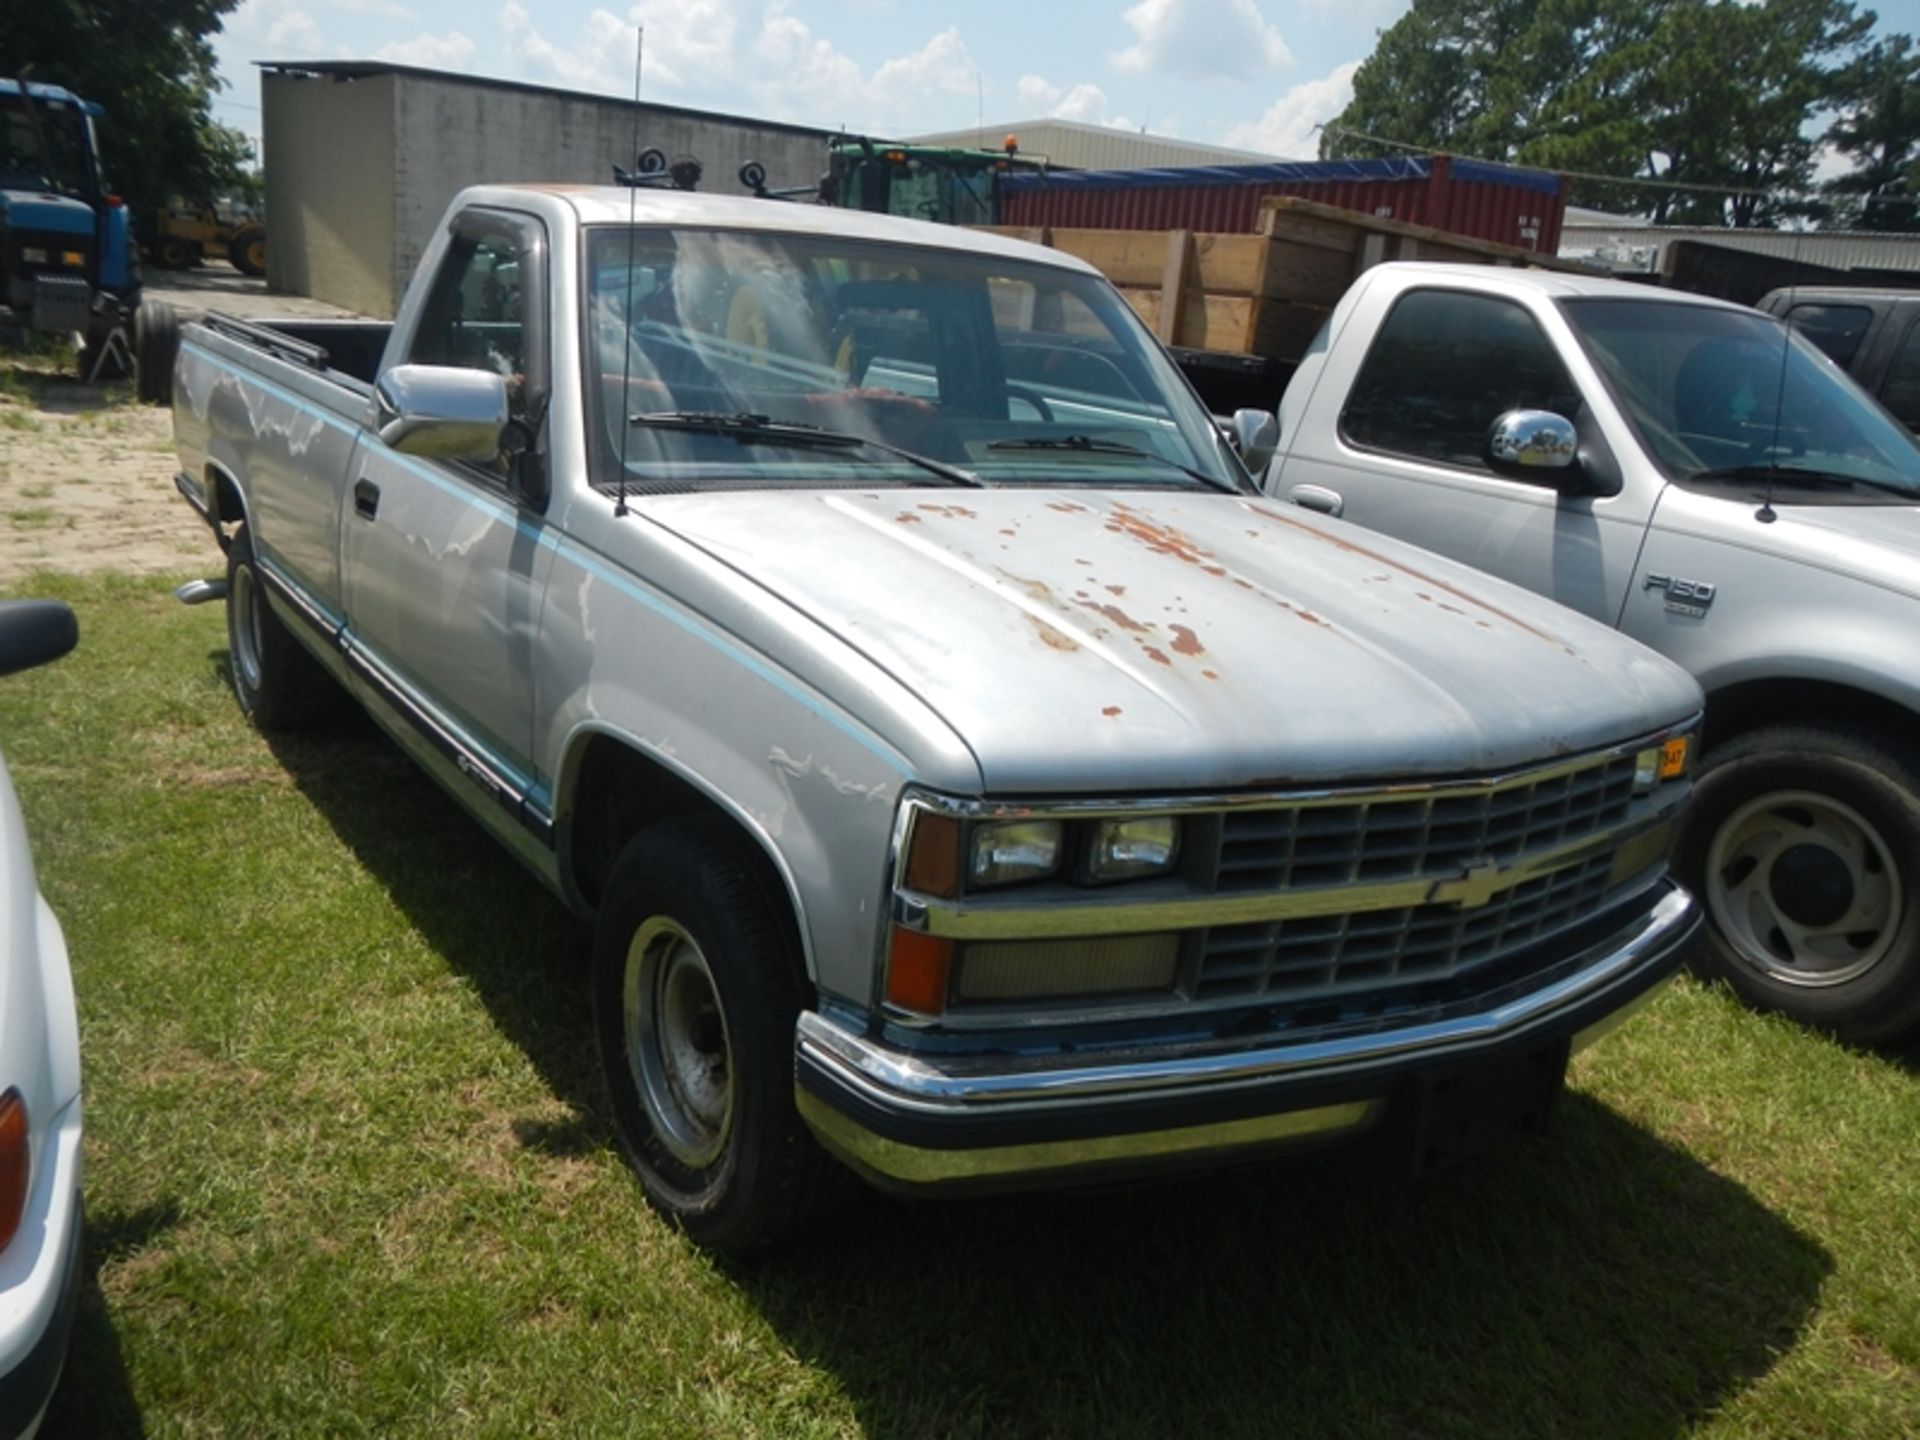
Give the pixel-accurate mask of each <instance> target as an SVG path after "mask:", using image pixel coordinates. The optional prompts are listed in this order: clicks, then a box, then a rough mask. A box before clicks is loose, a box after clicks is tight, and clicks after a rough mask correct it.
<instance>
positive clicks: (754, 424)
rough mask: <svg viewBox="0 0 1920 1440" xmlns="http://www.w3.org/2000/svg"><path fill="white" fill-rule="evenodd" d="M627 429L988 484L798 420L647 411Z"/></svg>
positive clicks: (945, 466)
mask: <svg viewBox="0 0 1920 1440" xmlns="http://www.w3.org/2000/svg"><path fill="white" fill-rule="evenodd" d="M627 423H628V424H629V425H644V426H646V427H647V428H648V429H651V430H687V431H691V432H693V433H694V434H698V435H720V436H724V437H726V438H727V439H730V440H738V441H739V442H740V443H741V444H743V445H787V446H791V447H792V448H794V449H798V450H804V449H808V448H812V449H816V450H860V449H869V450H884V451H885V452H886V453H887V454H889V455H898V456H899V457H900V458H901V459H902V460H905V461H907V462H908V463H909V464H912V465H918V466H919V467H920V468H921V469H922V470H925V471H926V472H927V473H928V474H929V475H937V476H938V477H939V478H940V479H942V480H944V481H946V482H947V483H948V484H949V485H970V486H972V487H973V488H974V489H976V490H977V489H982V488H984V487H985V485H986V483H987V482H986V481H984V480H982V479H981V478H980V477H979V476H978V475H976V474H974V473H973V472H972V471H971V470H962V469H961V468H960V467H959V466H957V465H948V464H947V463H945V462H944V461H941V460H933V459H929V458H928V457H927V456H925V455H920V454H916V453H915V452H914V451H912V450H903V449H901V448H900V447H899V446H898V445H889V444H888V443H887V442H886V441H884V440H875V439H874V438H873V437H872V436H870V435H855V434H853V433H852V432H851V431H847V430H829V429H827V428H826V427H825V426H822V425H809V424H806V423H805V422H804V421H798V420H775V419H774V418H773V417H772V416H770V415H753V414H748V413H745V412H740V413H728V412H726V411H720V410H648V411H643V412H642V413H641V414H638V415H629V416H628V417H627Z"/></svg>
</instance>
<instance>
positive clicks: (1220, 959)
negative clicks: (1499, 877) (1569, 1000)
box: [1194, 854, 1613, 1000]
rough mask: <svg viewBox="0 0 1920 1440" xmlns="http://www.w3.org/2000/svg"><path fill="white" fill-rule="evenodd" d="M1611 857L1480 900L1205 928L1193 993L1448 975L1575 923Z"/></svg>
mask: <svg viewBox="0 0 1920 1440" xmlns="http://www.w3.org/2000/svg"><path fill="white" fill-rule="evenodd" d="M1612 868H1613V857H1612V856H1611V855H1610V854H1609V855H1597V856H1594V857H1593V858H1592V859H1590V860H1587V861H1584V862H1582V863H1580V864H1577V865H1570V866H1568V867H1567V868H1566V869H1564V870H1558V871H1555V872H1554V873H1552V874H1550V875H1542V876H1538V877H1537V878H1535V879H1532V880H1527V881H1523V882H1522V883H1520V884H1519V885H1516V886H1514V887H1513V888H1512V889H1511V890H1508V891H1506V892H1505V893H1504V894H1502V895H1500V896H1498V897H1497V898H1496V899H1494V900H1493V901H1492V902H1491V903H1489V904H1486V905H1483V906H1480V907H1478V908H1476V909H1463V908H1462V907H1460V906H1458V905H1413V906H1405V907H1402V908H1398V909H1393V910H1361V911H1354V912H1351V913H1349V914H1345V915H1329V916H1320V917H1315V918H1312V919H1303V920H1276V921H1271V922H1268V923H1266V924H1261V925H1216V926H1214V927H1213V928H1212V929H1211V930H1209V931H1207V932H1206V938H1205V941H1204V942H1203V949H1202V954H1201V961H1200V973H1199V978H1198V983H1197V985H1196V987H1195V991H1194V998H1195V999H1200V1000H1206V999H1215V998H1220V997H1226V996H1234V995H1248V996H1253V995H1273V996H1286V995H1295V994H1300V995H1304V994H1309V993H1312V994H1324V993H1339V992H1341V991H1343V990H1351V989H1356V988H1369V989H1370V988H1373V987H1375V986H1379V985H1385V984H1417V983H1419V982H1421V981H1426V980H1444V979H1450V978H1452V977H1453V976H1456V975H1459V974H1461V973H1463V972H1464V971H1467V970H1471V969H1473V968H1474V967H1475V966H1477V965H1480V964H1483V963H1485V962H1488V961H1491V960H1494V959H1497V958H1499V957H1500V956H1502V955H1505V954H1508V953H1510V952H1512V951H1514V950H1517V949H1520V948H1521V947H1522V946H1525V945H1526V944H1528V943H1529V942H1530V941H1533V940H1537V939H1540V938H1542V937H1544V936H1547V935H1551V934H1552V933H1553V932H1555V931H1556V930H1561V929H1564V928H1566V927H1567V926H1570V925H1574V924H1577V923H1578V922H1579V921H1581V920H1584V919H1586V918H1587V917H1588V916H1589V915H1592V914H1594V913H1595V912H1596V911H1598V910H1599V909H1600V908H1601V906H1602V905H1603V904H1604V903H1605V901H1606V899H1607V894H1608V890H1609V888H1610V885H1609V881H1610V877H1611V874H1612Z"/></svg>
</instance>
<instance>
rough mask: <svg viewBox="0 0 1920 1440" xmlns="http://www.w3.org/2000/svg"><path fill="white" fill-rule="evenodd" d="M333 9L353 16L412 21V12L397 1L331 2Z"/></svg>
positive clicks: (346, 0) (357, 0)
mask: <svg viewBox="0 0 1920 1440" xmlns="http://www.w3.org/2000/svg"><path fill="white" fill-rule="evenodd" d="M333 8H334V9H336V10H346V11H350V12H351V13H353V14H355V15H382V16H385V17H386V18H387V19H389V20H411V19H413V11H411V10H409V9H408V8H407V7H406V6H404V5H401V4H399V3H397V0H333Z"/></svg>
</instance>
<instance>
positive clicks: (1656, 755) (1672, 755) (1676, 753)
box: [1633, 735, 1693, 795]
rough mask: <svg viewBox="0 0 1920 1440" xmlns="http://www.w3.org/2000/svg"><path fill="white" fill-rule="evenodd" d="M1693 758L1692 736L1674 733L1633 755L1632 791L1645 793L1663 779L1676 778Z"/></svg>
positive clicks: (1683, 773) (1684, 771)
mask: <svg viewBox="0 0 1920 1440" xmlns="http://www.w3.org/2000/svg"><path fill="white" fill-rule="evenodd" d="M1692 760H1693V737H1692V736H1691V735H1676V736H1674V737H1673V739H1671V740H1668V741H1667V742H1666V743H1664V744H1661V745H1652V746H1649V747H1648V748H1647V749H1645V750H1642V751H1641V752H1640V753H1639V754H1638V755H1636V756H1634V757H1633V793H1634V794H1636V795H1645V794H1646V793H1647V792H1648V791H1650V790H1652V789H1654V788H1655V787H1657V786H1659V785H1660V784H1662V783H1663V782H1665V781H1668V780H1678V779H1680V778H1681V777H1682V776H1684V775H1685V774H1686V773H1687V766H1688V765H1689V764H1690V763H1691V762H1692Z"/></svg>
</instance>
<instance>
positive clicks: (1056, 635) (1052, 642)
mask: <svg viewBox="0 0 1920 1440" xmlns="http://www.w3.org/2000/svg"><path fill="white" fill-rule="evenodd" d="M1027 623H1028V624H1030V625H1031V626H1033V629H1034V633H1035V634H1037V635H1038V636H1039V637H1040V640H1041V642H1042V643H1043V644H1044V645H1045V646H1046V647H1047V648H1048V649H1049V650H1059V651H1061V652H1063V653H1065V652H1069V651H1073V650H1078V649H1079V648H1080V642H1079V641H1078V640H1076V639H1074V638H1073V637H1072V636H1071V635H1069V634H1067V633H1066V631H1064V630H1056V629H1055V628H1054V627H1053V626H1051V625H1049V624H1048V623H1047V622H1046V621H1044V620H1042V619H1041V618H1040V617H1039V616H1038V615H1029V616H1028V617H1027Z"/></svg>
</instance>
